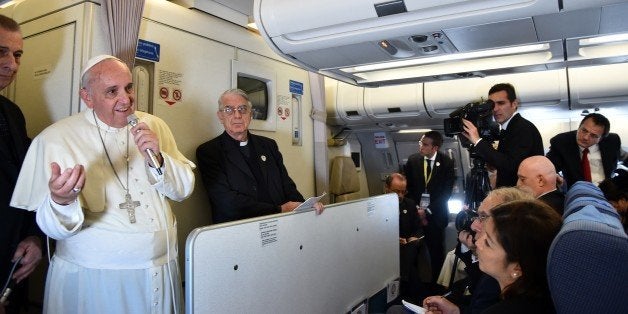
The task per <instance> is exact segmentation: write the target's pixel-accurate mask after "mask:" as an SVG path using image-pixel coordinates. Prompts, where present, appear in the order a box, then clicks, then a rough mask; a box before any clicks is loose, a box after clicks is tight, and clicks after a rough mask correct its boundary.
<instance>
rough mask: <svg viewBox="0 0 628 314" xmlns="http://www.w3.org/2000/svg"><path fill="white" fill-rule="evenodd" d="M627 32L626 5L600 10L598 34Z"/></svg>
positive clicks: (627, 8) (627, 14) (627, 16)
mask: <svg viewBox="0 0 628 314" xmlns="http://www.w3.org/2000/svg"><path fill="white" fill-rule="evenodd" d="M627 30H628V3H624V4H618V5H612V6H608V7H603V8H602V19H601V21H600V34H610V33H619V32H626V31H627Z"/></svg>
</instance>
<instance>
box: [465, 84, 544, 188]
mask: <svg viewBox="0 0 628 314" xmlns="http://www.w3.org/2000/svg"><path fill="white" fill-rule="evenodd" d="M488 98H489V99H490V100H492V101H493V102H494V103H495V106H494V108H493V118H494V119H495V122H497V123H499V125H500V126H501V132H500V140H499V145H498V148H497V149H495V148H493V145H492V143H491V142H490V141H486V140H482V138H481V137H480V136H479V133H478V129H477V127H476V126H475V125H474V124H473V123H472V122H471V121H469V120H466V119H463V120H462V122H463V124H464V131H465V132H463V133H462V134H463V135H464V136H465V137H466V138H467V139H469V141H471V143H473V144H474V145H475V151H476V153H477V154H478V155H479V156H480V157H482V158H483V159H484V160H485V161H486V162H488V163H489V164H490V165H492V166H493V167H495V169H496V170H497V181H496V187H500V186H515V185H517V168H518V167H519V164H520V163H521V161H522V160H523V159H525V158H527V157H530V156H534V155H543V140H542V139H541V134H540V133H539V130H537V128H536V127H535V126H534V124H532V122H530V121H528V120H526V119H524V118H523V117H521V115H519V114H518V113H516V112H515V111H517V107H518V106H519V100H517V95H516V94H515V88H514V87H513V86H512V85H511V84H509V83H500V84H496V85H494V86H493V87H491V89H490V90H489V92H488Z"/></svg>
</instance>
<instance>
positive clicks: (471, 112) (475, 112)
mask: <svg viewBox="0 0 628 314" xmlns="http://www.w3.org/2000/svg"><path fill="white" fill-rule="evenodd" d="M493 107H495V103H494V102H493V101H492V100H490V99H489V100H487V101H485V102H471V103H468V104H466V105H464V106H462V107H460V108H458V109H456V110H454V111H453V112H452V113H450V114H449V118H447V119H445V120H444V121H443V127H444V128H445V135H446V136H449V137H453V136H454V135H458V134H460V133H462V132H464V128H463V126H464V124H463V123H462V119H463V118H464V119H466V120H469V121H471V123H473V125H475V127H476V128H477V129H478V134H479V135H480V137H481V138H482V139H483V140H487V141H494V140H496V139H498V137H499V124H497V122H495V121H493ZM460 141H461V144H462V146H464V147H466V148H469V147H471V145H472V143H471V142H470V141H469V140H467V138H466V137H464V136H461V137H460Z"/></svg>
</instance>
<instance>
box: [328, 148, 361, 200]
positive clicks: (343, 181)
mask: <svg viewBox="0 0 628 314" xmlns="http://www.w3.org/2000/svg"><path fill="white" fill-rule="evenodd" d="M359 192H360V179H359V178H358V171H357V169H356V167H355V164H354V163H353V159H351V157H347V156H336V157H334V159H333V160H332V162H331V175H330V176H329V193H330V194H331V195H332V200H331V202H332V203H340V202H344V201H349V200H355V199H359V198H360V193H359Z"/></svg>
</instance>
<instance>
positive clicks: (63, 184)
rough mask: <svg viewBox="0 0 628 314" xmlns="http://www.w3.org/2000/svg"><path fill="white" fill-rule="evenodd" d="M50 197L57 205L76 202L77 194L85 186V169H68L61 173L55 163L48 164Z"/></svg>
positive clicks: (79, 166) (75, 167)
mask: <svg viewBox="0 0 628 314" xmlns="http://www.w3.org/2000/svg"><path fill="white" fill-rule="evenodd" d="M50 170H51V171H52V174H51V175H50V181H48V188H49V189H50V197H51V198H52V200H53V201H54V202H55V203H57V204H59V205H68V204H70V203H72V202H74V201H75V200H76V198H77V197H78V194H79V192H81V189H82V188H83V186H84V185H85V169H84V168H83V166H82V165H76V166H74V168H68V169H65V170H63V172H61V167H60V166H59V164H57V163H56V162H53V163H51V164H50Z"/></svg>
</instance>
